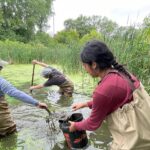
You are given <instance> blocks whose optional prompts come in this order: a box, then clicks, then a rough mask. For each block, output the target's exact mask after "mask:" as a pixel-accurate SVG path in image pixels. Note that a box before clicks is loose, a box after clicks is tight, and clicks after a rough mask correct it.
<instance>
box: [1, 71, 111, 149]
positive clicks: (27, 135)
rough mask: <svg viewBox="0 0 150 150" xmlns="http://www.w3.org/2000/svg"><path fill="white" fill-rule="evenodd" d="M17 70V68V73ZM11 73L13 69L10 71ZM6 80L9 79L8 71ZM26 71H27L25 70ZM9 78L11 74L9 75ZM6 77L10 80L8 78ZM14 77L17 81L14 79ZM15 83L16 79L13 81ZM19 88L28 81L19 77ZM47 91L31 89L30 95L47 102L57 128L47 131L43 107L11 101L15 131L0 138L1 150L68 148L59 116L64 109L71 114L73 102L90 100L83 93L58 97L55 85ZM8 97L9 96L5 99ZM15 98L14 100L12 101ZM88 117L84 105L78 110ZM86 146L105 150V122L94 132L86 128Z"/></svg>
mask: <svg viewBox="0 0 150 150" xmlns="http://www.w3.org/2000/svg"><path fill="white" fill-rule="evenodd" d="M19 71H20V69H19V68H18V70H17V73H18V72H19ZM11 73H12V72H11ZM4 74H7V79H9V76H10V74H9V72H5V73H4ZM27 74H29V73H27ZM11 77H12V76H11ZM9 80H12V79H11V78H10V79H9ZM15 80H17V79H16V78H15ZM12 82H14V80H12ZM15 82H16V81H15ZM18 82H20V84H22V86H21V85H19V88H21V89H22V90H23V91H28V86H29V83H28V82H26V81H24V82H23V83H22V80H20V81H17V83H18ZM49 90H50V91H49V94H48V93H47V91H45V90H37V91H33V94H32V96H33V97H36V98H37V99H39V100H41V101H43V102H45V103H47V104H48V106H49V109H50V110H51V111H52V112H54V114H55V115H53V116H55V117H54V118H53V122H54V124H55V128H56V130H50V128H49V125H48V123H46V117H47V116H48V113H47V112H46V111H45V110H41V109H38V108H36V107H33V106H30V105H27V104H24V103H20V102H19V103H13V102H11V103H10V108H11V111H12V115H13V118H14V120H15V122H16V124H17V133H16V134H13V135H10V136H9V137H6V138H2V139H0V150H66V149H68V148H67V146H66V143H65V139H64V136H63V133H62V131H61V130H60V128H59V122H58V118H59V117H58V116H59V115H61V114H62V113H63V112H65V113H67V114H69V113H71V112H70V110H71V105H72V104H73V103H76V102H81V101H82V102H83V101H87V100H89V99H90V97H88V96H85V95H82V94H74V95H73V97H72V98H70V99H64V98H63V97H60V96H59V94H58V93H57V92H56V91H57V88H56V87H54V88H50V89H49ZM8 99H9V98H8ZM12 101H15V100H12ZM76 112H80V113H82V114H83V117H84V118H87V117H88V116H89V114H90V109H88V108H83V109H81V110H79V111H76ZM87 136H88V140H89V143H88V146H87V147H86V148H85V149H86V150H95V149H101V150H107V145H108V143H109V142H110V141H111V138H110V134H109V132H108V130H107V127H106V125H105V123H103V125H102V127H101V128H100V129H98V130H97V131H95V132H89V131H87Z"/></svg>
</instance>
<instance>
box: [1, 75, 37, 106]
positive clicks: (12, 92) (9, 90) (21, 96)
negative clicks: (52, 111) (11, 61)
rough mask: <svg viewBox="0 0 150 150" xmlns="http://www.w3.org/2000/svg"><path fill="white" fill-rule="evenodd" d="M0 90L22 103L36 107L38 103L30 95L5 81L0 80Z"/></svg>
mask: <svg viewBox="0 0 150 150" xmlns="http://www.w3.org/2000/svg"><path fill="white" fill-rule="evenodd" d="M0 90H1V92H3V93H4V94H7V95H9V96H10V97H14V98H16V99H18V100H21V101H22V102H25V103H28V104H32V105H35V106H36V105H38V101H37V100H36V99H34V98H32V97H31V96H30V95H28V94H26V93H25V92H22V91H20V90H18V89H16V88H15V87H14V86H13V85H12V84H10V83H9V82H8V81H7V80H5V79H3V78H0Z"/></svg>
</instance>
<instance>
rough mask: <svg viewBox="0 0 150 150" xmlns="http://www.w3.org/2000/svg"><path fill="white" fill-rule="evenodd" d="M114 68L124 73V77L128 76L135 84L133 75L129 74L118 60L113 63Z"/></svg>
mask: <svg viewBox="0 0 150 150" xmlns="http://www.w3.org/2000/svg"><path fill="white" fill-rule="evenodd" d="M112 67H113V68H114V69H116V70H118V71H119V72H122V73H123V74H124V75H126V76H127V77H128V78H129V79H130V80H131V81H132V82H135V80H133V79H132V77H131V75H130V74H129V73H128V71H127V70H126V69H125V68H124V67H123V65H120V64H119V63H118V62H116V60H113V61H112Z"/></svg>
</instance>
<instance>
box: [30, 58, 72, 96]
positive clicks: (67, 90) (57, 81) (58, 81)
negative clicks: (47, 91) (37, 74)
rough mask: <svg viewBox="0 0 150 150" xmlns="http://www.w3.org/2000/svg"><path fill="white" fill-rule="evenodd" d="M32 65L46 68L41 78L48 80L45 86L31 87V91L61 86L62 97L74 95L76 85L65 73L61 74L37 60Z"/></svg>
mask: <svg viewBox="0 0 150 150" xmlns="http://www.w3.org/2000/svg"><path fill="white" fill-rule="evenodd" d="M32 63H33V64H38V65H40V66H42V67H44V68H43V70H42V72H41V76H42V77H43V78H46V79H48V80H47V81H46V82H45V83H44V84H39V85H35V86H31V87H30V90H33V89H40V88H43V87H48V86H52V85H57V86H59V93H60V94H61V95H64V96H67V97H71V96H72V93H73V91H74V85H73V83H72V81H70V80H69V79H68V78H67V77H66V76H65V75H64V74H63V73H61V72H60V71H58V70H56V69H55V68H53V67H51V66H49V65H47V64H45V63H43V62H39V61H37V60H33V61H32Z"/></svg>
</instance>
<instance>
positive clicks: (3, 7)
mask: <svg viewBox="0 0 150 150" xmlns="http://www.w3.org/2000/svg"><path fill="white" fill-rule="evenodd" d="M52 2H53V0H36V1H34V0H0V29H1V30H0V31H1V32H2V31H4V32H6V33H7V31H11V32H14V34H15V35H16V37H17V36H20V37H23V41H24V42H25V41H29V40H30V39H31V38H32V36H33V35H34V33H35V30H36V28H37V29H39V30H41V31H42V29H43V28H44V26H45V24H46V22H47V19H48V16H49V15H50V14H52V11H51V6H52ZM1 38H2V37H1ZM3 38H5V37H3Z"/></svg>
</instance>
